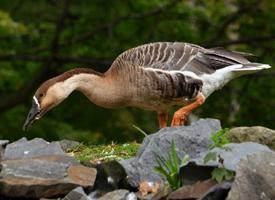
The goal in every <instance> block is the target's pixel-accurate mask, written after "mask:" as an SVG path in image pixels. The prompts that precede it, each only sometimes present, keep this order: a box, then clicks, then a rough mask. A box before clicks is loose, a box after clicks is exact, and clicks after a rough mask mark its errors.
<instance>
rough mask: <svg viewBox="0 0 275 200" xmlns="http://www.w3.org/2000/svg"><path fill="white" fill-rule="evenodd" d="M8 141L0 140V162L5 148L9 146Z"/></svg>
mask: <svg viewBox="0 0 275 200" xmlns="http://www.w3.org/2000/svg"><path fill="white" fill-rule="evenodd" d="M9 142H10V141H9V140H0V160H2V158H3V155H4V152H5V148H6V146H7V144H9Z"/></svg>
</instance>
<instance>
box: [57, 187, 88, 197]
mask: <svg viewBox="0 0 275 200" xmlns="http://www.w3.org/2000/svg"><path fill="white" fill-rule="evenodd" d="M62 200H90V198H89V196H87V194H86V193H85V192H84V190H83V188H82V187H77V188H75V189H73V190H72V191H71V192H69V194H67V195H66V196H65V197H64V198H62Z"/></svg>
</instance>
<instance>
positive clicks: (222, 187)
mask: <svg viewBox="0 0 275 200" xmlns="http://www.w3.org/2000/svg"><path fill="white" fill-rule="evenodd" d="M231 185H232V183H231V182H223V183H220V184H217V185H215V186H213V187H211V188H210V189H209V190H208V191H207V192H206V193H204V194H203V195H202V196H201V197H200V198H199V199H198V200H225V199H226V197H227V195H228V192H229V190H230V188H231Z"/></svg>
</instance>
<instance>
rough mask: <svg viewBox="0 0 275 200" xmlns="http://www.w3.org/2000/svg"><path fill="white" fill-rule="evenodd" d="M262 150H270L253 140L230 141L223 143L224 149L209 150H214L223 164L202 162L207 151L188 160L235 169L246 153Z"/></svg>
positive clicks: (250, 153)
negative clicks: (242, 141)
mask: <svg viewBox="0 0 275 200" xmlns="http://www.w3.org/2000/svg"><path fill="white" fill-rule="evenodd" d="M262 151H272V150H270V149H269V148H268V147H267V146H265V145H261V144H258V143H253V142H244V143H240V144H236V143H230V144H226V145H224V149H221V148H214V149H212V150H211V151H210V152H215V153H216V155H219V156H220V157H221V158H222V159H223V165H222V164H221V163H220V162H219V161H218V160H217V161H212V160H211V161H209V162H207V163H206V164H205V163H204V157H205V155H206V154H207V153H208V151H206V152H202V153H201V154H200V155H198V157H196V158H194V159H191V160H190V162H194V163H196V165H198V166H215V167H224V168H226V169H228V170H232V171H235V170H236V167H237V164H238V163H239V161H240V160H241V159H245V158H247V156H248V155H252V154H255V153H258V152H262Z"/></svg>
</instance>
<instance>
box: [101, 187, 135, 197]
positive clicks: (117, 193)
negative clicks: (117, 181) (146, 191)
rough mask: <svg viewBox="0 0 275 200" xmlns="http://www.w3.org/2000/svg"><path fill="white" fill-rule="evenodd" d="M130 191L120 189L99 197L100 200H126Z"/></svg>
mask: <svg viewBox="0 0 275 200" xmlns="http://www.w3.org/2000/svg"><path fill="white" fill-rule="evenodd" d="M129 194H130V193H129V191H128V190H124V189H120V190H114V191H112V192H108V193H107V194H105V195H103V196H102V197H99V198H98V200H126V199H127V196H128V195H129Z"/></svg>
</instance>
